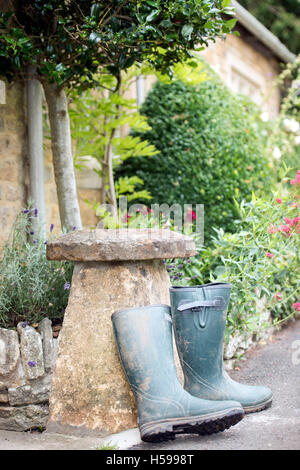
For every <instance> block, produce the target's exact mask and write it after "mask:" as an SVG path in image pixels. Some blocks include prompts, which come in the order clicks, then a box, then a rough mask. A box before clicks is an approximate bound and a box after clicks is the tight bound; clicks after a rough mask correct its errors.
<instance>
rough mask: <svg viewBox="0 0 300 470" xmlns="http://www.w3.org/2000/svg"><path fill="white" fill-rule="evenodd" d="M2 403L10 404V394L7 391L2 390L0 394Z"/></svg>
mask: <svg viewBox="0 0 300 470" xmlns="http://www.w3.org/2000/svg"><path fill="white" fill-rule="evenodd" d="M0 403H8V392H7V390H2V391H1V392H0Z"/></svg>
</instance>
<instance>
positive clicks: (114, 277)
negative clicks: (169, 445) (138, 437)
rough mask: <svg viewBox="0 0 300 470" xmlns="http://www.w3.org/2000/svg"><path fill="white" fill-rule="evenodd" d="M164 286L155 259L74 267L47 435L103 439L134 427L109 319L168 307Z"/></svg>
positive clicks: (163, 273)
mask: <svg viewBox="0 0 300 470" xmlns="http://www.w3.org/2000/svg"><path fill="white" fill-rule="evenodd" d="M169 285H170V281H169V276H168V274H167V272H166V269H165V266H164V264H163V262H162V261H160V260H154V261H144V262H141V261H131V262H115V263H105V262H102V263H101V262H89V263H75V268H74V274H73V280H72V287H71V293H70V297H69V303H68V307H67V309H66V312H65V317H64V323H63V328H62V330H61V333H60V337H61V339H60V345H59V352H58V357H57V360H56V364H55V368H54V375H53V381H52V390H51V394H50V417H49V421H48V426H47V429H48V430H49V431H53V432H55V431H58V430H59V431H63V432H67V433H69V432H73V433H74V434H76V433H77V431H78V432H80V431H82V430H83V431H84V432H85V433H89V432H91V433H92V432H94V433H97V434H98V435H101V434H102V435H107V434H111V433H114V432H119V431H122V430H124V429H128V428H133V427H136V426H137V415H136V405H135V401H134V398H133V395H132V393H131V391H130V388H129V385H128V383H127V381H126V378H125V376H124V374H123V371H122V368H121V364H120V361H119V357H118V353H117V349H116V345H115V340H114V336H113V331H112V323H111V315H112V313H113V312H114V311H115V310H119V309H122V308H127V307H133V306H145V305H151V304H158V303H164V304H169ZM71 430H72V431H71Z"/></svg>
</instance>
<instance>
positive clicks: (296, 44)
mask: <svg viewBox="0 0 300 470" xmlns="http://www.w3.org/2000/svg"><path fill="white" fill-rule="evenodd" d="M240 4H241V5H242V6H243V7H245V8H247V10H249V11H250V13H252V14H253V15H254V16H256V17H257V19H258V20H260V21H261V22H262V23H263V24H264V25H265V26H266V27H267V28H268V29H270V30H271V31H272V33H274V34H275V35H276V36H277V37H278V38H279V39H280V40H281V41H282V42H283V43H284V44H285V45H286V46H287V47H288V48H289V49H290V50H291V51H292V52H294V53H295V54H299V53H300V2H299V1H298V0H265V1H264V2H261V1H260V0H240Z"/></svg>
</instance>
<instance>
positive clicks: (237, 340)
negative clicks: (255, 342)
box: [224, 331, 244, 359]
mask: <svg viewBox="0 0 300 470" xmlns="http://www.w3.org/2000/svg"><path fill="white" fill-rule="evenodd" d="M243 339H244V337H243V335H241V334H240V333H239V332H238V331H236V332H235V333H234V334H233V335H232V336H230V338H229V341H228V344H225V348H224V359H232V358H233V357H234V355H235V352H236V351H237V350H238V348H239V346H240V344H241V342H242V341H243Z"/></svg>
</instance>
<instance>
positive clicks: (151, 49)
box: [0, 0, 233, 86]
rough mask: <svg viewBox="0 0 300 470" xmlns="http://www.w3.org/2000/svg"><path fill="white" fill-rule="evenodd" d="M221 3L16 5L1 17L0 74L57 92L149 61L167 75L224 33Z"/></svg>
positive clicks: (228, 24) (57, 1)
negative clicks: (33, 72)
mask: <svg viewBox="0 0 300 470" xmlns="http://www.w3.org/2000/svg"><path fill="white" fill-rule="evenodd" d="M227 4H228V2H226V1H225V2H222V1H221V0H186V1H182V0H141V1H137V0H129V1H124V0H105V1H104V0H103V1H98V2H95V0H89V1H87V0H68V1H67V0H51V1H41V0H22V2H17V4H16V6H15V7H14V8H13V7H10V6H9V7H8V8H7V9H8V10H9V8H11V9H12V11H6V12H5V11H2V12H1V13H0V31H1V33H0V75H2V76H3V75H4V76H5V77H6V78H7V79H9V80H12V79H13V78H15V77H16V76H17V77H22V78H24V77H25V76H26V67H27V65H29V64H34V65H35V66H36V67H37V77H38V78H40V79H41V80H43V79H46V80H48V81H51V82H52V81H53V82H56V83H57V84H58V85H59V86H63V85H65V84H66V83H69V84H71V85H73V86H74V85H78V84H80V85H84V86H91V85H92V86H93V85H94V78H93V74H94V73H95V72H96V71H97V70H98V68H99V67H103V66H104V67H107V68H108V70H109V72H110V73H112V74H113V75H115V76H117V75H119V73H120V71H121V70H126V69H128V68H129V67H130V66H131V65H133V63H134V62H136V61H137V62H140V63H142V62H143V61H144V60H148V61H149V62H150V63H151V64H152V65H153V66H154V67H155V68H157V69H162V70H165V71H166V70H167V69H168V67H169V66H170V65H172V64H174V63H177V62H180V61H181V60H182V59H184V58H186V57H188V56H189V51H190V50H192V49H195V48H196V47H199V45H200V46H201V45H203V44H205V45H207V44H208V41H209V40H213V39H214V38H215V37H218V36H222V35H224V34H226V33H228V32H230V30H231V28H232V27H233V24H232V21H231V20H229V21H226V20H224V19H223V18H222V13H224V12H229V13H230V11H231V8H230V7H229V6H228V5H227Z"/></svg>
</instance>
